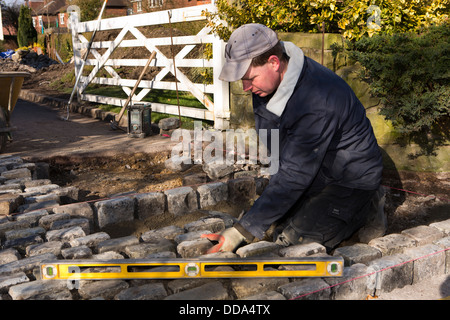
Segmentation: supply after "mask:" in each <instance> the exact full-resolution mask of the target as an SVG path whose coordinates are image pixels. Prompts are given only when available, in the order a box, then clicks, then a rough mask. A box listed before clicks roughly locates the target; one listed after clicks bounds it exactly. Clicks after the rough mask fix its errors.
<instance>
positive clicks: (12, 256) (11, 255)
mask: <svg viewBox="0 0 450 320" xmlns="http://www.w3.org/2000/svg"><path fill="white" fill-rule="evenodd" d="M20 258H21V256H20V254H19V252H18V251H17V250H16V249H14V248H8V249H4V250H0V265H2V264H6V263H9V262H13V261H17V260H19V259H20Z"/></svg>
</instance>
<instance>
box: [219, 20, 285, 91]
mask: <svg viewBox="0 0 450 320" xmlns="http://www.w3.org/2000/svg"><path fill="white" fill-rule="evenodd" d="M277 43H278V37H277V34H276V33H275V31H273V30H272V29H270V28H268V27H266V26H264V25H262V24H258V23H250V24H245V25H243V26H240V27H239V28H237V29H236V30H235V31H233V33H232V34H231V37H230V39H229V40H228V43H227V45H226V46H225V59H226V61H225V64H224V66H223V67H222V72H221V73H220V75H219V79H220V80H222V81H228V82H233V81H237V80H240V79H242V77H243V76H244V75H245V73H246V72H247V70H248V68H249V67H250V64H251V62H252V59H253V58H255V57H257V56H259V55H261V54H263V53H264V52H266V51H268V50H269V49H271V48H273V47H274V46H275V45H276V44H277Z"/></svg>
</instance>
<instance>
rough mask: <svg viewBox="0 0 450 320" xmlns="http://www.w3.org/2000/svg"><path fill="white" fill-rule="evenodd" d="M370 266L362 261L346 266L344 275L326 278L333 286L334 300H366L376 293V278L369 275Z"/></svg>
mask: <svg viewBox="0 0 450 320" xmlns="http://www.w3.org/2000/svg"><path fill="white" fill-rule="evenodd" d="M367 269H368V267H367V266H366V265H364V264H362V263H355V264H352V265H351V266H350V267H346V268H344V273H343V276H342V277H339V278H326V279H324V280H325V282H327V283H328V284H329V285H330V286H332V288H331V297H332V300H364V299H365V298H367V296H368V295H371V294H373V293H374V288H375V278H374V277H368V276H367V274H368V272H367Z"/></svg>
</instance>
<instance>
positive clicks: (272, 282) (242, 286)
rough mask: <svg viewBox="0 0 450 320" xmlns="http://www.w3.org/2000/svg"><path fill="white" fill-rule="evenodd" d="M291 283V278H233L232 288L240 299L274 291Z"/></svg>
mask: <svg viewBox="0 0 450 320" xmlns="http://www.w3.org/2000/svg"><path fill="white" fill-rule="evenodd" d="M288 283H289V278H244V279H231V289H232V290H233V291H234V293H235V294H236V297H237V298H238V299H243V298H246V297H248V296H252V295H255V294H261V293H263V292H266V291H274V290H276V289H278V287H280V286H283V285H285V284H288Z"/></svg>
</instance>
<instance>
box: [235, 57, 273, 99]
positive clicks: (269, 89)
mask: <svg viewBox="0 0 450 320" xmlns="http://www.w3.org/2000/svg"><path fill="white" fill-rule="evenodd" d="M272 57H275V58H276V59H271V58H272ZM272 57H271V58H269V60H268V62H267V63H266V64H265V65H263V66H258V67H253V66H250V67H249V68H248V70H247V72H246V73H245V75H244V76H243V77H242V79H241V80H242V86H243V89H244V91H251V92H252V93H254V94H257V95H259V96H260V97H265V96H268V95H269V94H271V93H273V92H275V91H276V90H277V88H278V86H279V84H280V82H281V78H282V75H281V74H280V72H278V71H279V70H280V68H279V67H280V64H279V60H278V58H277V57H276V56H272Z"/></svg>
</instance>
